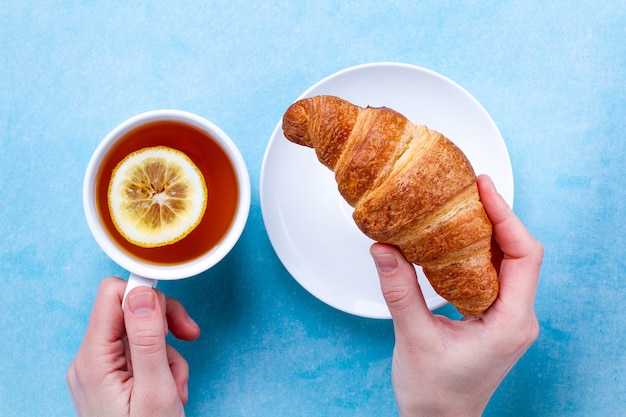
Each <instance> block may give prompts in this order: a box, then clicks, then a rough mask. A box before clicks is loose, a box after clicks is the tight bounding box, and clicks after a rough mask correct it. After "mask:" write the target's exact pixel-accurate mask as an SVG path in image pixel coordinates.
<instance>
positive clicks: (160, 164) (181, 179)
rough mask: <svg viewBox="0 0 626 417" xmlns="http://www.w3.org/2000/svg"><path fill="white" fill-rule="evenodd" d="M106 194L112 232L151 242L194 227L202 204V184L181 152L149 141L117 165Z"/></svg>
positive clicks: (179, 236)
mask: <svg viewBox="0 0 626 417" xmlns="http://www.w3.org/2000/svg"><path fill="white" fill-rule="evenodd" d="M108 197H109V198H108V201H109V211H110V213H111V219H112V220H113V224H114V225H115V228H116V229H117V230H118V232H119V233H120V234H121V235H122V236H123V237H124V238H125V239H126V240H128V241H129V242H130V243H132V244H134V245H137V246H140V247H144V248H153V247H160V246H165V245H170V244H173V243H176V242H178V241H179V240H181V239H183V238H184V237H185V236H187V235H188V234H189V233H191V232H192V231H193V230H194V229H195V228H196V226H197V225H198V224H199V223H200V221H201V220H202V217H203V215H204V212H205V210H206V204H207V188H206V183H205V181H204V177H203V176H202V173H201V172H200V170H199V169H198V167H197V166H196V165H195V164H194V163H193V161H192V160H191V159H190V158H189V157H188V156H187V155H185V154H184V153H183V152H181V151H178V150H176V149H173V148H168V147H165V146H155V147H149V148H143V149H140V150H138V151H135V152H133V153H131V154H129V155H128V156H126V157H125V158H124V159H123V160H122V161H121V162H120V163H119V164H118V165H117V167H116V168H115V169H114V170H113V173H112V175H111V182H110V184H109V195H108Z"/></svg>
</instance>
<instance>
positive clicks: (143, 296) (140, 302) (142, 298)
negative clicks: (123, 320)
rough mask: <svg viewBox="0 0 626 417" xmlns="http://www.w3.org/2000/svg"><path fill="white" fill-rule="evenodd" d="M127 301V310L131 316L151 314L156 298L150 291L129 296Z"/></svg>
mask: <svg viewBox="0 0 626 417" xmlns="http://www.w3.org/2000/svg"><path fill="white" fill-rule="evenodd" d="M127 301H128V308H130V312H131V313H133V314H148V313H152V312H153V311H154V309H155V308H156V297H155V296H154V292H152V291H141V292H139V293H135V294H131V295H130V297H129V299H128V300H127Z"/></svg>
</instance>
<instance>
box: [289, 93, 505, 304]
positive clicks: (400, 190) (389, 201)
mask: <svg viewBox="0 0 626 417" xmlns="http://www.w3.org/2000/svg"><path fill="white" fill-rule="evenodd" d="M283 132H284V134H285V137H286V138H287V139H289V140H290V141H292V142H294V143H297V144H299V145H304V146H308V147H311V148H314V149H315V152H316V154H317V157H318V159H319V160H320V162H321V163H323V164H324V165H326V166H327V167H328V168H330V169H331V170H333V171H334V172H335V179H336V180H337V184H338V187H339V192H340V193H341V195H342V196H343V197H344V198H345V199H346V201H347V202H348V203H349V204H350V205H351V206H352V207H354V213H353V218H354V221H355V222H356V224H357V226H358V227H359V229H361V231H362V232H363V233H364V234H365V235H367V236H369V237H370V238H371V239H374V240H376V241H379V242H383V243H388V244H392V245H395V246H397V247H398V248H399V249H400V251H401V252H402V253H403V254H404V256H405V257H406V259H407V260H408V261H410V262H412V263H415V264H417V265H420V266H421V267H422V268H423V270H424V274H425V275H426V277H427V278H428V280H429V281H430V283H431V285H432V286H433V288H434V290H435V291H436V292H437V293H438V294H439V295H441V296H442V297H443V298H445V299H446V300H447V301H448V302H450V303H451V304H452V305H454V306H455V307H456V308H457V310H458V311H459V312H460V313H461V314H463V315H466V316H477V315H479V314H480V313H481V312H483V311H484V310H486V309H487V308H488V307H489V306H490V305H491V304H492V303H493V301H494V300H495V298H496V297H497V295H498V276H497V273H496V271H495V269H494V267H493V265H492V263H491V252H490V250H491V235H492V226H491V222H490V221H489V219H488V218H487V215H486V213H485V210H484V208H483V205H482V203H481V202H480V199H479V195H478V188H477V185H476V174H475V173H474V170H473V168H472V166H471V164H470V162H469V160H468V159H467V157H466V156H465V155H464V154H463V152H462V151H461V150H460V149H459V148H458V147H457V146H456V145H455V144H454V143H452V142H451V141H450V140H449V139H447V138H446V137H445V136H443V135H442V134H441V133H438V132H436V131H433V130H430V129H428V128H427V127H426V126H420V125H414V124H413V123H411V122H410V121H409V120H408V119H407V118H406V117H404V116H403V115H401V114H400V113H398V112H396V111H394V110H392V109H389V108H386V107H381V108H372V107H367V108H362V107H359V106H356V105H354V104H352V103H350V102H348V101H346V100H343V99H341V98H338V97H333V96H316V97H312V98H306V99H302V100H299V101H297V102H296V103H294V104H292V105H291V106H290V107H289V109H287V111H286V112H285V114H284V116H283Z"/></svg>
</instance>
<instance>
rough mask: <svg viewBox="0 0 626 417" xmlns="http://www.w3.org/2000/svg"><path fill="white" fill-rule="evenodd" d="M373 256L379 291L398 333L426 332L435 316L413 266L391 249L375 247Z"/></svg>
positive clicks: (408, 334)
mask: <svg viewBox="0 0 626 417" xmlns="http://www.w3.org/2000/svg"><path fill="white" fill-rule="evenodd" d="M370 254H371V255H372V258H374V263H375V264H376V269H377V271H378V276H379V278H380V288H381V290H382V293H383V297H384V298H385V302H386V303H387V307H388V308H389V312H390V313H391V317H392V319H393V322H394V327H395V328H396V333H400V334H403V335H407V336H410V335H413V334H412V333H414V332H415V331H416V330H419V331H424V330H426V329H427V328H428V326H429V324H430V322H431V319H432V313H431V312H430V310H429V309H428V306H427V305H426V301H425V300H424V296H423V295H422V291H421V289H420V286H419V283H418V281H417V274H416V272H415V267H414V266H413V264H411V263H410V262H408V261H407V260H406V259H405V258H404V256H402V254H401V253H400V251H399V250H398V249H397V248H395V247H394V246H391V245H386V244H382V243H375V244H374V245H372V247H371V249H370ZM413 336H417V335H413Z"/></svg>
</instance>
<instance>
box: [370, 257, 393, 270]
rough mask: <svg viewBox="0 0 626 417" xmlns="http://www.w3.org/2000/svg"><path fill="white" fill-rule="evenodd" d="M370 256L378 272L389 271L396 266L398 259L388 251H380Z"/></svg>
mask: <svg viewBox="0 0 626 417" xmlns="http://www.w3.org/2000/svg"><path fill="white" fill-rule="evenodd" d="M372 257H373V258H374V263H376V268H378V270H379V271H380V272H391V271H394V270H395V269H396V268H397V267H398V260H397V259H396V257H395V256H393V255H392V254H390V253H381V254H377V255H372Z"/></svg>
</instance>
